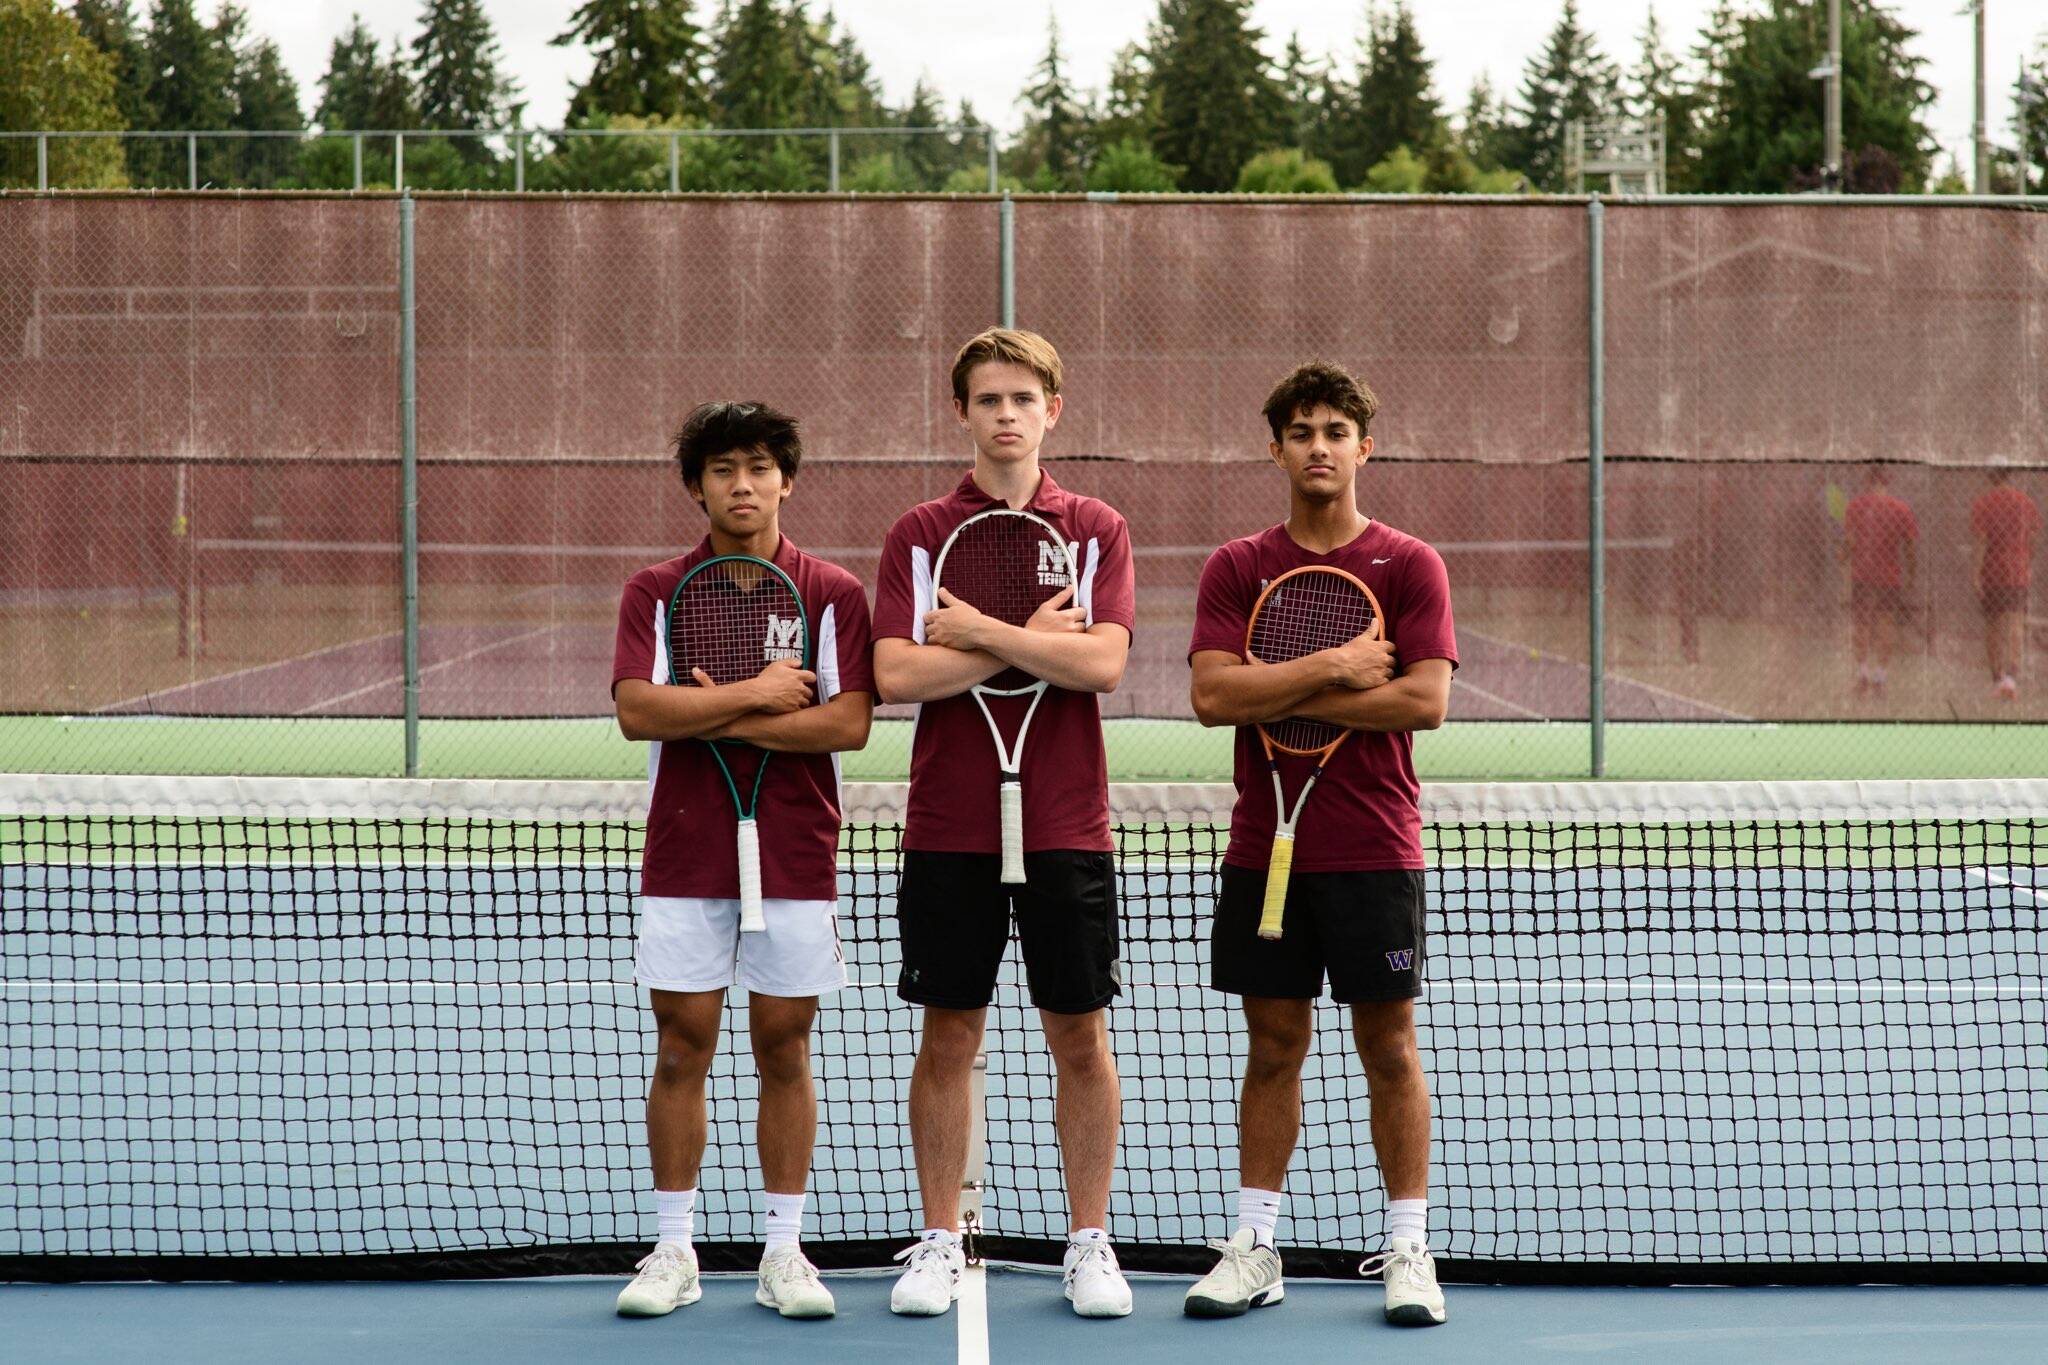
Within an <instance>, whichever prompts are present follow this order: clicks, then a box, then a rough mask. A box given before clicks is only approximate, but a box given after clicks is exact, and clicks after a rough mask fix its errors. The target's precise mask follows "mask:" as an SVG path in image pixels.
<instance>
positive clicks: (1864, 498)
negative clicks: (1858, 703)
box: [1841, 464, 1920, 696]
mask: <svg viewBox="0 0 2048 1365" xmlns="http://www.w3.org/2000/svg"><path fill="white" fill-rule="evenodd" d="M1867 478H1868V484H1869V486H1868V487H1866V488H1865V489H1864V491H1863V492H1861V493H1859V494H1857V495H1856V496H1855V497H1853V498H1851V499H1849V505H1848V506H1847V507H1846V508H1844V509H1843V511H1842V549H1841V558H1842V563H1843V564H1845V565H1847V566H1848V570H1849V646H1850V649H1851V651H1852V652H1853V653H1854V654H1855V656H1856V692H1857V695H1859V696H1860V695H1862V694H1864V693H1872V694H1874V695H1877V696H1883V695H1884V688H1885V670H1886V669H1888V668H1889V667H1891V662H1892V655H1893V653H1895V652H1896V651H1897V649H1898V635H1899V622H1900V621H1901V620H1902V619H1905V618H1907V617H1908V615H1909V612H1908V608H1907V601H1906V594H1907V590H1908V589H1910V588H1911V587H1912V586H1913V546H1914V543H1915V542H1916V541H1918V540H1919V538H1920V523H1919V522H1918V521H1916V520H1915V519H1914V517H1913V509H1912V507H1911V506H1910V505H1909V504H1908V503H1907V502H1906V501H1905V499H1903V498H1898V497H1894V496H1893V495H1892V491H1891V488H1890V487H1889V485H1888V483H1887V480H1886V476H1885V468H1884V466H1883V465H1881V464H1874V465H1872V466H1870V470H1869V473H1868V475H1867Z"/></svg>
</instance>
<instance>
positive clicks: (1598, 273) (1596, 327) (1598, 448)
mask: <svg viewBox="0 0 2048 1365" xmlns="http://www.w3.org/2000/svg"><path fill="white" fill-rule="evenodd" d="M1606 236H1607V224H1606V209H1605V208H1604V207H1603V206H1602V205H1601V203H1600V197H1599V196H1598V195H1595V196H1594V197H1593V198H1592V199H1591V200H1589V201H1588V202H1587V204H1586V590H1587V591H1586V597H1587V602H1588V607H1587V612H1588V619H1587V622H1586V655H1587V668H1586V679H1587V683H1586V728H1587V731H1588V732H1589V735H1590V738H1591V744H1592V753H1591V755H1590V766H1591V770H1592V775H1593V776H1594V777H1605V776H1606V775H1607V678H1606V669H1607V474H1606V461H1607V321H1606V311H1607V309H1606V304H1607V293H1606V280H1605V276H1606V263H1605V254H1606Z"/></svg>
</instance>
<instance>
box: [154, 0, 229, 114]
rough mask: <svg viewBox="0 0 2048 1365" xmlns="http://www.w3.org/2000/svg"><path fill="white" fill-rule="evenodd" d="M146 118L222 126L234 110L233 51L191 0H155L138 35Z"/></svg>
mask: <svg viewBox="0 0 2048 1365" xmlns="http://www.w3.org/2000/svg"><path fill="white" fill-rule="evenodd" d="M143 64H144V68H145V74H146V76H147V79H148V102H149V106H150V114H151V117H152V118H153V119H154V120H155V121H156V124H157V126H158V127H159V128H164V129H181V128H225V127H227V126H228V121H229V119H230V118H231V117H232V116H233V113H234V103H233V100H234V89H233V87H234V66H235V60H234V52H233V49H232V48H230V47H228V46H226V45H224V44H223V43H222V42H221V41H220V34H219V33H218V32H217V31H216V30H214V29H212V28H209V27H207V26H206V25H205V24H203V23H201V22H200V21H199V16H198V14H197V13H196V12H195V10H194V6H193V0H156V5H155V7H154V8H153V9H152V10H151V12H150V16H149V32H148V34H147V35H146V36H145V37H144V39H143Z"/></svg>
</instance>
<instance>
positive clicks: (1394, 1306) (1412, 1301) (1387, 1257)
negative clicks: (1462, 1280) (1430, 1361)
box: [1358, 1237, 1444, 1327]
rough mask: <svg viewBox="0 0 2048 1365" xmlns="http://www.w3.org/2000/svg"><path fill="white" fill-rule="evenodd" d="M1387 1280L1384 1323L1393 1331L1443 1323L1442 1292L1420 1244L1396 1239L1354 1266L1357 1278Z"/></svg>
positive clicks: (1431, 1262)
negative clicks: (1390, 1325)
mask: <svg viewBox="0 0 2048 1365" xmlns="http://www.w3.org/2000/svg"><path fill="white" fill-rule="evenodd" d="M1382 1271H1384V1272H1385V1273H1386V1277H1387V1310H1386V1311H1387V1321H1388V1322H1391V1323H1393V1324H1394V1325H1395V1326H1397V1327H1434V1326H1436V1325H1437V1324H1438V1323H1440V1322H1442V1321H1443V1320H1444V1291H1443V1290H1442V1289H1440V1288H1438V1287H1437V1282H1436V1259H1435V1258H1434V1257H1432V1256H1431V1255H1430V1254H1429V1252H1428V1251H1426V1250H1424V1249H1423V1246H1422V1243H1420V1242H1417V1241H1413V1240H1411V1239H1409V1238H1407V1237H1396V1238H1394V1239H1393V1240H1392V1241H1390V1242H1388V1243H1387V1249H1386V1250H1385V1251H1382V1252H1381V1253H1380V1254H1379V1255H1377V1256H1368V1257H1366V1258H1365V1259H1364V1260H1363V1261H1361V1262H1359V1264H1358V1273H1359V1274H1361V1275H1377V1274H1380V1273H1381V1272H1382Z"/></svg>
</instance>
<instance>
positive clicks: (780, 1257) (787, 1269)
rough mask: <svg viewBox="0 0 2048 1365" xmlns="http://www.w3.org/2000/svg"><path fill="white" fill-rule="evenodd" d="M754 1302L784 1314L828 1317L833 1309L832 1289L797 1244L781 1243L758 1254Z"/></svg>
mask: <svg viewBox="0 0 2048 1365" xmlns="http://www.w3.org/2000/svg"><path fill="white" fill-rule="evenodd" d="M754 1302H755V1303H758V1304H760V1305H761V1306H762V1307H763V1308H773V1309H774V1310H775V1311H776V1312H778V1313H780V1314H782V1316H784V1317H785V1318H829V1317H831V1316H832V1314H833V1312H834V1310H835V1306H834V1304H833V1302H832V1291H831V1290H829V1289H827V1288H826V1287H825V1286H824V1283H823V1282H822V1281H820V1280H819V1279H818V1267H816V1266H814V1265H812V1264H811V1263H810V1262H809V1261H808V1260H806V1259H805V1258H804V1253H803V1248H801V1247H781V1248H778V1249H777V1250H775V1251H771V1252H769V1253H768V1254H767V1255H765V1256H763V1257H762V1258H761V1277H760V1280H759V1282H758V1283H757V1284H756V1285H755V1287H754Z"/></svg>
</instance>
